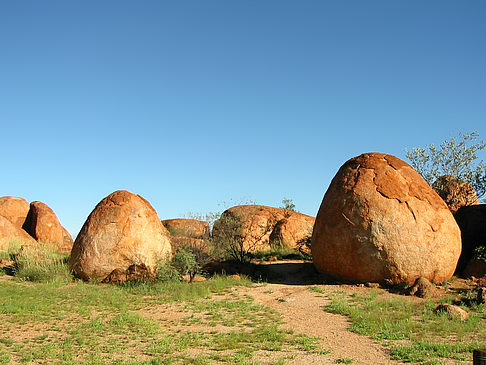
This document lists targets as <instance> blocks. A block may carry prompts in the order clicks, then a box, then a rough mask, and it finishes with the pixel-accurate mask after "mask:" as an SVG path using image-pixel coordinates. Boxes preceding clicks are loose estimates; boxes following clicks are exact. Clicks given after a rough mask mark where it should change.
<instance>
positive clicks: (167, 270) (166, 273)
mask: <svg viewBox="0 0 486 365" xmlns="http://www.w3.org/2000/svg"><path fill="white" fill-rule="evenodd" d="M180 280H181V275H180V274H179V272H178V271H177V270H176V268H175V267H174V266H173V265H172V261H171V260H170V259H161V260H159V261H158V262H157V281H162V282H169V281H180Z"/></svg>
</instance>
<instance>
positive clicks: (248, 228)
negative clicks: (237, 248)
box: [212, 205, 315, 252]
mask: <svg viewBox="0 0 486 365" xmlns="http://www.w3.org/2000/svg"><path fill="white" fill-rule="evenodd" d="M314 220H315V218H314V217H311V216H308V215H305V214H302V213H298V212H294V211H290V210H286V209H282V208H273V207H267V206H263V205H238V206H235V207H232V208H229V209H227V210H225V211H224V212H223V214H222V215H221V218H220V219H218V220H217V221H216V222H215V223H214V227H213V232H212V237H213V239H214V240H217V241H218V240H219V241H221V242H225V241H226V242H233V243H236V244H238V245H241V247H242V248H243V250H245V251H248V252H256V251H264V250H269V249H272V248H279V247H284V248H290V249H297V248H298V246H299V243H300V242H301V241H302V240H304V239H305V238H306V237H310V236H311V235H312V228H313V224H314Z"/></svg>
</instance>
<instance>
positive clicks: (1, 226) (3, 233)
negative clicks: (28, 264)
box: [0, 215, 36, 251]
mask: <svg viewBox="0 0 486 365" xmlns="http://www.w3.org/2000/svg"><path fill="white" fill-rule="evenodd" d="M35 244H36V242H35V240H34V239H33V238H32V237H30V236H29V235H28V234H27V232H25V231H24V230H23V229H22V228H19V227H17V226H16V225H15V224H13V223H12V222H11V221H10V220H8V219H7V218H5V217H3V216H1V215H0V251H8V250H9V249H19V248H20V247H21V246H22V245H35Z"/></svg>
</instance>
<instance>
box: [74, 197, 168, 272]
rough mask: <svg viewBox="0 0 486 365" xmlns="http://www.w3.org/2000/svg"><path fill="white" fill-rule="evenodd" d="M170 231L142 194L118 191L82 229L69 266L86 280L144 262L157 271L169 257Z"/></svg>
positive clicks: (98, 207) (105, 201)
mask: <svg viewBox="0 0 486 365" xmlns="http://www.w3.org/2000/svg"><path fill="white" fill-rule="evenodd" d="M170 253H171V245H170V240H169V232H168V231H167V229H166V228H165V227H164V226H163V225H162V223H161V222H160V220H159V217H158V216H157V213H156V212H155V210H154V208H152V206H151V205H150V203H149V202H147V201H146V200H145V199H143V198H142V197H141V196H139V195H135V194H132V193H130V192H128V191H124V190H119V191H116V192H114V193H112V194H110V195H108V196H107V197H106V198H104V199H103V200H102V201H101V202H100V203H99V204H98V205H97V206H96V207H95V209H94V210H93V211H92V212H91V214H90V215H89V217H88V219H87V220H86V222H85V223H84V225H83V228H81V231H80V233H79V234H78V237H77V238H76V241H75V242H74V246H73V250H72V252H71V258H70V262H69V263H70V266H71V268H72V269H73V271H74V273H75V274H76V275H77V276H78V277H80V278H82V279H84V280H89V279H91V278H99V279H102V280H103V279H105V278H106V277H107V276H108V275H109V274H110V273H111V272H112V271H113V270H115V269H118V270H121V271H126V270H128V268H129V267H130V266H132V265H140V266H142V265H145V267H146V268H147V270H149V271H151V272H154V271H155V270H156V264H157V260H158V259H163V258H166V257H168V256H170Z"/></svg>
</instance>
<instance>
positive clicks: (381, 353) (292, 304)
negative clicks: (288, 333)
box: [242, 284, 402, 365]
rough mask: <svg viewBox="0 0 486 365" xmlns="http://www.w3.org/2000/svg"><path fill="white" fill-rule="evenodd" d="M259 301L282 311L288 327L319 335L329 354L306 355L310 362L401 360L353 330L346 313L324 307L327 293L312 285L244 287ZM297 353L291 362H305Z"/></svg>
mask: <svg viewBox="0 0 486 365" xmlns="http://www.w3.org/2000/svg"><path fill="white" fill-rule="evenodd" d="M242 291H243V292H244V293H245V294H249V295H251V296H252V297H253V298H254V299H255V300H256V301H257V302H259V303H262V304H264V305H267V306H269V307H270V308H272V309H274V310H276V311H278V312H279V313H280V314H281V315H282V316H283V319H284V321H285V325H284V327H286V328H288V329H292V330H293V331H294V332H295V333H296V334H299V333H303V334H306V335H308V336H317V337H319V338H320V343H321V344H322V347H323V348H324V349H329V350H331V353H330V354H328V355H321V356H318V355H314V356H313V357H312V358H309V357H306V362H305V363H306V364H336V361H337V360H338V359H344V358H346V359H352V360H354V361H353V364H364V365H366V364H370V365H376V364H401V363H402V362H399V361H393V360H390V357H389V356H388V354H387V352H386V350H385V348H384V347H383V346H382V345H380V344H378V343H376V342H374V341H373V340H371V339H370V338H368V337H365V336H361V335H358V334H355V333H352V332H349V331H348V330H347V328H348V327H349V325H350V323H349V321H348V320H347V318H346V317H343V316H340V315H336V314H332V313H327V312H325V311H324V310H323V309H322V307H323V306H324V305H326V304H328V303H329V299H327V297H326V296H325V295H323V294H319V293H316V292H313V291H311V290H309V285H293V286H289V285H285V284H265V285H260V286H256V287H253V288H246V289H242ZM301 360H302V358H300V357H297V358H296V359H294V360H293V361H291V362H289V363H291V364H302V362H300V361H301Z"/></svg>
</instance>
